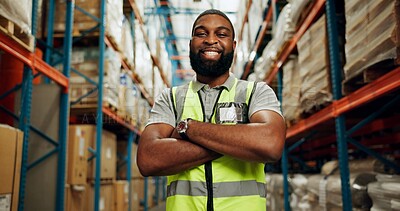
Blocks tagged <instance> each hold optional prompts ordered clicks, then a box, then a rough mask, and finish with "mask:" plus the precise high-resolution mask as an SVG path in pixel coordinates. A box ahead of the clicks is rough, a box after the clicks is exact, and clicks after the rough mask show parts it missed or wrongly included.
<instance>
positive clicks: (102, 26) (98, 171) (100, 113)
mask: <svg viewBox="0 0 400 211" xmlns="http://www.w3.org/2000/svg"><path fill="white" fill-rule="evenodd" d="M106 3H107V0H101V6H100V39H99V52H100V53H99V76H100V77H99V81H98V83H97V84H98V86H97V89H98V93H99V94H98V99H97V112H96V113H97V122H96V134H97V136H96V178H95V183H94V202H93V203H94V211H99V203H98V202H99V201H100V177H101V159H100V158H101V156H100V154H101V142H102V141H101V138H102V133H103V79H104V77H103V75H104V57H105V22H106V20H105V9H106Z"/></svg>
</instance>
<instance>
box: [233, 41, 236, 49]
mask: <svg viewBox="0 0 400 211" xmlns="http://www.w3.org/2000/svg"><path fill="white" fill-rule="evenodd" d="M235 49H236V40H234V41H233V51H235Z"/></svg>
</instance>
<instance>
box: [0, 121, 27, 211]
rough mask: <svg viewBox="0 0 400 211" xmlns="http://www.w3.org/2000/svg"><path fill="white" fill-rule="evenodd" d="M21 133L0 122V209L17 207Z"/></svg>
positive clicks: (14, 208)
mask: <svg viewBox="0 0 400 211" xmlns="http://www.w3.org/2000/svg"><path fill="white" fill-rule="evenodd" d="M22 144H23V133H22V132H21V131H20V130H18V129H15V128H13V127H10V126H8V125H3V124H0V167H1V171H0V210H12V211H14V210H15V211H16V210H17V209H18V196H19V181H20V171H21V162H22Z"/></svg>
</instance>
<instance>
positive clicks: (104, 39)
mask: <svg viewBox="0 0 400 211" xmlns="http://www.w3.org/2000/svg"><path fill="white" fill-rule="evenodd" d="M105 8H106V1H105V0H101V4H100V17H92V18H93V19H94V20H96V21H98V25H97V27H98V30H99V31H100V34H99V52H100V54H99V70H98V71H99V76H100V77H99V79H98V82H97V83H96V82H91V80H90V79H89V80H88V77H85V76H84V75H83V74H82V73H79V71H78V70H73V71H74V72H76V73H78V74H80V75H81V76H82V77H84V78H85V79H87V80H88V81H89V82H91V83H93V84H94V85H95V86H96V88H95V89H97V91H98V98H97V109H96V117H97V118H96V121H95V124H96V134H101V133H102V130H103V115H106V116H107V117H108V118H110V119H112V120H114V121H115V122H116V123H118V124H119V125H120V126H122V127H124V128H126V129H128V140H127V141H128V148H127V152H128V153H127V156H126V157H125V158H124V160H125V161H126V165H127V166H126V168H127V178H128V184H129V187H130V178H131V160H132V153H131V151H132V145H133V144H134V142H135V140H136V138H137V137H138V135H140V131H139V130H138V129H137V128H136V127H135V126H133V125H131V124H130V123H128V122H126V121H125V120H124V119H122V118H121V117H119V116H118V115H116V114H115V113H114V112H113V111H111V110H110V109H109V108H108V107H106V106H104V105H103V77H102V76H103V75H104V74H103V73H104V65H103V64H104V58H105V55H104V52H105V47H106V45H107V46H108V47H110V48H112V49H113V50H115V51H116V52H118V51H117V49H118V47H117V46H115V44H114V43H113V42H112V41H111V38H110V37H109V36H108V35H106V33H105V25H104V23H105ZM74 9H79V10H80V11H81V12H83V13H84V14H88V13H87V12H85V11H84V10H83V9H82V8H78V7H75V6H74V5H73V2H72V1H67V17H66V20H67V23H66V31H67V30H68V29H70V30H71V31H70V33H67V32H66V35H65V36H66V37H67V36H68V40H71V41H72V26H73V11H74ZM97 27H96V28H97ZM96 28H93V29H91V30H96ZM83 36H84V35H83ZM83 36H82V37H83ZM82 37H81V38H82ZM68 52H69V53H71V52H72V44H71V45H69V49H68ZM119 56H120V57H121V65H122V67H123V69H124V71H125V72H127V73H128V75H129V76H130V78H131V79H132V81H133V82H134V83H135V84H136V85H137V87H138V88H139V90H140V92H141V93H142V95H143V96H144V97H145V99H146V100H147V102H148V103H149V104H150V105H152V104H153V103H154V102H153V99H152V98H151V97H150V95H149V93H148V91H147V90H146V89H145V87H144V86H143V85H142V84H141V83H140V81H141V80H140V78H139V77H138V76H137V75H136V74H134V73H133V70H134V69H133V65H132V64H130V63H129V62H127V60H126V59H124V58H125V56H124V55H123V54H121V53H119ZM67 62H70V61H67ZM69 67H70V66H69ZM89 94H91V92H89V93H87V94H86V95H84V96H82V97H81V99H83V98H84V97H85V96H88V95H89ZM101 142H102V140H101V136H100V135H97V136H96V149H95V150H90V151H91V152H92V153H93V157H97V158H100V152H101ZM95 165H96V168H95V169H96V172H95V182H94V206H93V207H94V210H95V211H97V210H99V209H100V207H99V206H100V204H99V200H100V182H101V181H100V169H101V168H100V166H101V159H96V163H95ZM129 190H131V189H130V188H129ZM131 194H132V193H131V191H129V200H130V199H131ZM130 206H131V204H130V202H129V209H131V207H130Z"/></svg>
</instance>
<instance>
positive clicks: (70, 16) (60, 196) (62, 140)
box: [56, 0, 75, 210]
mask: <svg viewBox="0 0 400 211" xmlns="http://www.w3.org/2000/svg"><path fill="white" fill-rule="evenodd" d="M74 2H75V1H73V0H67V2H66V12H67V13H66V17H65V32H64V53H63V55H64V62H63V68H64V69H63V74H64V76H66V77H67V78H69V77H70V68H71V51H72V27H73V23H74V9H73V8H74ZM59 115H60V120H59V121H60V122H59V125H60V127H59V130H58V137H59V144H60V145H59V153H58V162H57V170H58V171H57V172H58V173H57V189H56V191H57V192H56V210H64V200H65V197H64V195H65V194H64V193H65V183H66V178H65V175H66V173H65V169H66V163H67V161H66V158H67V134H68V119H69V95H68V92H64V91H62V93H61V97H60V114H59Z"/></svg>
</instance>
